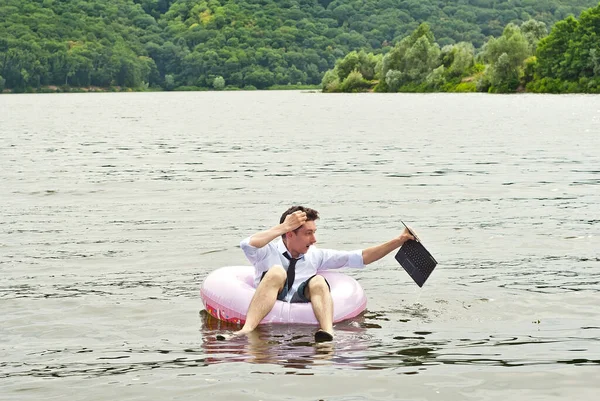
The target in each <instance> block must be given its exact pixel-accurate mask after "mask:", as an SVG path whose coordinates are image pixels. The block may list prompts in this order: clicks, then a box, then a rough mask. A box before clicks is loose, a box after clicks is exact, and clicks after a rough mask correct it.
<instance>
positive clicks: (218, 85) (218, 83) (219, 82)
mask: <svg viewBox="0 0 600 401" xmlns="http://www.w3.org/2000/svg"><path fill="white" fill-rule="evenodd" d="M213 88H214V89H215V90H218V91H220V90H223V89H225V79H224V78H223V77H222V76H218V77H216V78H215V79H214V80H213Z"/></svg>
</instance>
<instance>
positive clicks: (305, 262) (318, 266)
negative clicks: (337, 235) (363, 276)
mask: <svg viewBox="0 0 600 401" xmlns="http://www.w3.org/2000/svg"><path fill="white" fill-rule="evenodd" d="M240 247H241V248H242V250H243V251H244V253H245V254H246V257H247V258H248V260H249V261H250V263H252V265H253V266H254V286H255V287H257V286H258V283H260V279H261V278H262V275H263V273H264V272H266V271H267V270H269V269H270V268H271V267H273V266H275V265H278V266H282V267H283V268H284V269H285V270H286V271H287V268H288V266H289V265H290V261H289V260H288V259H287V258H286V257H285V256H283V254H284V253H285V252H287V251H288V250H287V248H286V247H285V244H284V243H283V241H282V240H281V239H279V240H275V241H271V242H269V243H268V244H267V245H265V246H263V247H262V248H255V247H253V246H252V245H250V237H248V238H246V239H244V240H243V241H242V242H241V243H240ZM290 256H291V254H290ZM342 267H355V268H362V267H365V264H364V262H363V258H362V250H356V251H334V250H331V249H319V248H317V247H315V246H314V245H312V246H311V247H310V248H308V252H306V253H305V254H301V255H300V256H299V257H298V262H297V263H296V278H295V279H294V284H293V285H292V288H290V289H289V290H288V295H287V297H286V301H289V300H290V299H291V298H292V295H294V294H295V293H296V291H297V290H298V287H299V286H300V284H302V283H303V282H304V281H306V280H308V279H309V278H311V277H312V276H314V275H315V274H317V273H318V272H319V271H322V270H329V269H340V268H342Z"/></svg>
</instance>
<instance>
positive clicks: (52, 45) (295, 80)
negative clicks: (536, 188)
mask: <svg viewBox="0 0 600 401" xmlns="http://www.w3.org/2000/svg"><path fill="white" fill-rule="evenodd" d="M596 3H597V1H596V0H571V1H562V0H458V1H456V0H454V1H450V0H369V1H364V0H105V1H102V2H99V1H94V0H3V1H2V2H1V3H0V90H2V89H8V90H11V91H16V92H22V91H43V90H46V89H47V88H48V87H56V88H58V89H59V90H69V88H80V87H90V86H97V87H102V88H132V89H136V90H139V89H141V90H144V89H146V90H148V89H156V90H174V89H178V90H185V89H190V90H198V89H227V88H246V89H253V88H257V89H265V88H270V87H273V86H277V85H280V86H287V87H289V86H291V85H315V86H316V85H320V84H321V83H322V82H325V80H324V75H325V76H326V77H327V76H329V78H328V79H329V80H330V79H331V71H332V70H333V69H334V68H338V67H337V66H338V65H339V64H340V63H342V60H344V59H346V58H348V57H350V58H353V57H355V56H354V55H352V54H353V52H354V51H356V55H357V57H359V58H361V60H362V59H364V58H366V59H368V60H369V61H367V62H366V64H365V65H373V68H372V69H373V71H372V72H364V74H363V73H362V72H361V74H362V79H363V80H366V81H369V82H371V84H369V85H372V81H378V82H377V84H378V85H379V89H378V90H386V91H387V90H406V89H407V88H408V86H410V85H413V86H414V87H415V90H416V89H417V88H419V87H420V85H423V82H422V80H423V79H424V80H425V81H427V80H429V82H430V83H429V84H428V85H429V86H428V88H433V87H435V88H438V89H439V88H441V87H442V88H443V86H444V85H449V82H454V81H455V80H456V79H458V77H460V78H461V80H462V79H464V78H467V77H469V76H473V75H476V74H481V75H482V76H484V77H486V78H485V80H479V79H478V80H477V82H480V81H481V83H480V84H479V85H480V86H481V87H482V88H483V87H484V86H485V83H486V82H489V85H490V86H489V88H499V89H498V90H503V89H502V88H503V87H502V85H504V82H505V81H506V82H507V79H508V78H506V79H505V78H501V79H502V81H498V79H500V78H499V77H501V76H502V74H503V73H506V74H508V73H509V72H507V71H509V70H508V69H506V68H505V67H504V66H505V65H506V63H508V64H510V65H511V68H513V64H512V63H514V62H516V60H513V59H511V58H510V57H511V55H512V53H510V52H509V53H507V56H508V57H509V60H506V58H502V60H494V61H493V62H492V61H486V60H488V59H485V58H480V59H479V58H478V59H477V61H476V62H474V63H473V65H472V66H469V67H466V66H464V65H463V64H464V63H466V62H467V61H466V60H467V59H468V57H469V55H470V54H473V55H475V56H476V57H483V56H478V55H479V54H484V53H485V54H487V55H488V56H489V57H493V56H492V54H495V53H493V51H492V50H489V49H491V48H493V47H494V46H500V47H501V46H503V44H502V43H504V41H505V40H508V41H514V40H517V41H519V40H520V39H518V38H517V39H515V38H516V36H515V37H513V38H512V39H508V35H509V34H510V32H507V29H508V27H507V25H508V26H510V27H511V28H510V29H512V30H513V31H514V32H517V31H519V32H520V33H519V34H516V33H514V32H513V34H512V35H513V36H514V35H517V36H519V35H521V36H525V37H527V35H537V34H538V33H536V32H537V31H536V29H538V28H539V27H541V26H542V24H543V25H544V26H547V27H550V26H553V25H554V24H555V23H556V22H557V21H561V20H564V21H567V22H565V24H567V25H565V26H563V25H560V27H562V28H560V29H562V31H561V32H563V33H564V34H565V35H567V34H568V35H575V36H576V35H578V34H579V33H578V32H579V31H577V30H578V29H583V28H578V26H579V25H580V24H581V20H579V21H578V20H575V19H574V18H572V17H569V16H570V15H579V13H580V12H581V11H582V10H585V9H586V8H588V7H590V6H592V5H594V4H596ZM565 18H567V19H566V20H565ZM569 18H570V19H569ZM530 20H535V24H534V23H529V22H528V21H530ZM422 22H425V23H427V25H421V23H422ZM526 24H529V25H526ZM426 26H429V28H422V27H426ZM513 26H514V27H516V29H515V28H512V27H513ZM527 29H530V31H527ZM540 29H541V28H540ZM586 29H587V28H586ZM425 31H427V32H425ZM523 31H524V32H523ZM415 32H421V33H417V34H415ZM424 32H425V33H424ZM415 35H420V36H419V37H417V38H416V39H415V43H413V44H410V43H409V42H407V41H408V40H409V39H408V38H413V39H414V38H415ZM492 37H493V38H498V39H490V38H492ZM511 37H512V36H511ZM421 38H423V39H421ZM435 38H437V39H435ZM503 38H505V39H503ZM413 39H410V40H413ZM538 39H539V38H537V37H536V40H538ZM563 39H564V38H563ZM526 40H529V39H527V38H526ZM561 40H562V39H561V38H556V40H555V41H554V42H552V43H549V44H542V42H540V44H539V45H538V47H539V50H536V52H537V53H536V56H537V59H536V60H530V61H529V64H526V65H525V66H520V68H522V69H523V71H529V72H531V74H534V72H533V71H534V70H535V73H537V74H543V71H554V70H555V69H556V68H557V67H556V66H553V65H550V64H549V62H548V61H547V58H546V59H544V57H551V55H552V54H554V53H552V52H553V51H558V50H556V49H557V47H556V46H559V47H560V46H561V43H562V42H560V41H561ZM582 40H583V39H582ZM494 41H496V42H498V41H500V42H499V44H498V43H496V45H494ZM416 42H418V44H417V45H416V46H417V47H418V48H420V47H422V48H425V47H426V48H427V49H429V50H431V52H432V53H431V54H429V53H428V54H427V56H426V58H425V59H423V60H424V62H425V63H426V66H421V67H419V68H417V69H411V70H410V71H408V70H404V69H403V68H405V67H408V66H409V65H410V63H411V62H412V61H411V60H413V61H415V60H416V59H415V57H421V56H423V55H422V54H421V56H418V55H417V53H416V50H415V49H416V48H415V49H412V48H413V47H414V45H415V44H416ZM584 42H585V40H584V41H583V42H581V43H582V45H587V42H585V43H584ZM511 43H512V42H511ZM528 43H529V42H528ZM544 43H545V42H544ZM565 43H566V44H564V46H571V45H572V43H574V42H572V41H567V42H565ZM401 44H402V45H401ZM409 45H410V49H409V48H408V47H407V46H409ZM436 46H437V47H438V50H435V48H436ZM564 46H563V47H564ZM573 46H574V45H573ZM486 49H487V50H486ZM409 50H410V51H409ZM429 50H428V51H429ZM532 51H533V50H532V48H528V50H527V54H529V53H531V52H532ZM569 51H571V50H569ZM407 52H409V53H410V54H409V55H408V56H407V55H406V54H405V53H407ZM544 52H545V53H544ZM572 52H574V53H573V55H574V56H573V57H580V56H581V57H583V54H580V53H581V52H579V53H577V51H575V50H572ZM557 54H558V53H557ZM569 54H570V53H569ZM594 54H595V53H594ZM543 55H545V56H543ZM488 56H486V57H488ZM501 56H502V54H500V55H499V56H498V57H499V58H500V57H501ZM407 57H408V58H407ZM411 57H413V59H411ZM519 57H520V56H519ZM594 57H596V56H594V55H591V56H590V57H588V58H589V59H590V60H596V58H594ZM438 60H441V63H438ZM489 60H491V59H489ZM378 61H380V62H381V63H380V66H383V65H385V66H386V70H385V75H384V76H382V75H381V73H382V70H381V68H379V67H377V65H378V64H377V62H378ZM534 61H535V62H534ZM345 63H346V64H349V63H350V64H351V62H350V60H347V61H346V62H345ZM369 63H370V64H369ZM373 63H374V64H373ZM461 63H463V64H461ZM532 63H533V64H534V65H533V64H532ZM563 65H564V63H562V64H560V66H561V67H560V68H563V67H562V66H563ZM440 66H444V70H443V71H442V70H440ZM482 66H483V67H482ZM430 67H432V69H431V71H429V68H430ZM463 67H464V68H463ZM533 67H535V68H533ZM361 68H366V67H361ZM369 68H370V67H369ZM482 68H483V70H482V71H479V70H478V69H482ZM514 68H516V67H514ZM514 68H513V69H514ZM573 68H575V67H573ZM586 68H587V67H586ZM342 69H343V67H342ZM469 69H470V70H469ZM434 70H436V73H435V74H433V75H431V73H432V72H433V71H434ZM327 71H330V72H327ZM337 71H338V72H339V71H340V69H339V68H338V70H337ZM390 71H391V72H390ZM511 71H512V70H511ZM586 71H587V70H586ZM591 71H593V68H592V69H591ZM459 72H460V73H459ZM467 72H468V73H469V74H471V75H468V76H465V74H466V73H467ZM348 74H352V77H353V78H352V79H354V80H355V81H356V78H357V77H358V75H357V74H356V73H355V71H354V69H353V70H350V71H349V72H348ZM388 74H389V80H387V78H386V76H387V75H388ZM561 74H562V75H561ZM573 74H574V72H573V71H562V70H561V72H560V73H559V75H557V76H556V77H555V76H550V75H547V74H546V75H543V77H544V78H548V79H546V80H545V81H543V80H542V79H533V78H532V79H531V82H535V83H537V84H535V85H537V86H534V84H533V83H532V84H531V88H532V89H535V90H540V91H543V90H548V89H551V90H559V89H561V88H563V87H562V86H560V85H562V84H559V82H558V81H555V80H552V79H558V80H560V81H561V82H562V81H564V80H565V79H567V78H568V79H570V80H572V79H573ZM430 75H431V76H430ZM513 75H514V74H513ZM517 75H518V79H519V80H522V76H521V75H523V74H521V72H519V74H517ZM540 76H542V75H540ZM382 77H383V78H382ZM346 78H348V75H346V76H339V74H338V80H340V83H339V85H340V87H341V86H342V85H343V82H344V80H346ZM513 78H514V77H513ZM411 79H413V81H410V80H411ZM453 80H454V81H453ZM388 81H389V83H388ZM409 81H410V82H409ZM327 82H329V81H327ZM349 82H350V81H348V82H347V83H346V87H347V88H352V90H355V89H356V88H355V87H354V86H352V85H350V84H349ZM357 82H358V83H359V84H360V85H363V86H365V88H367V89H368V88H369V86H368V85H366V84H365V83H364V82H362V81H360V80H358V81H357ZM569 82H570V81H569ZM460 83H462V81H461V82H460ZM460 83H459V84H460ZM527 83H529V82H525V84H527ZM360 85H359V86H360ZM407 85H408V86H407ZM510 85H512V86H510ZM510 85H509V87H511V88H512V87H513V86H514V85H513V84H510ZM578 85H583V84H578ZM586 85H587V83H586ZM578 87H580V86H578ZM528 88H529V87H528ZM569 89H570V90H573V89H574V87H569ZM51 90H55V89H51ZM336 90H343V89H340V88H338V89H336Z"/></svg>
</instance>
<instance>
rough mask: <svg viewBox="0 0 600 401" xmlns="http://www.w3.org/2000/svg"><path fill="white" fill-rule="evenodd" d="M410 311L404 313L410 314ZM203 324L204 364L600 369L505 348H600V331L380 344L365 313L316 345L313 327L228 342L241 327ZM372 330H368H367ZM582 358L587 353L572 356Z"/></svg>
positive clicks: (276, 328)
mask: <svg viewBox="0 0 600 401" xmlns="http://www.w3.org/2000/svg"><path fill="white" fill-rule="evenodd" d="M411 309H412V308H409V309H408V310H411ZM412 310H416V312H415V313H409V316H411V317H413V318H422V314H423V311H422V310H420V305H415V307H414V309H412ZM200 318H201V321H202V338H203V345H202V347H203V350H204V352H206V354H207V358H206V359H205V363H207V364H215V363H230V362H248V363H264V364H276V365H279V366H282V367H286V368H295V369H301V370H302V369H308V368H310V367H311V366H315V365H322V364H329V365H331V366H332V367H334V368H342V369H347V368H353V369H369V370H377V369H389V368H407V367H413V368H418V369H417V370H416V371H415V370H410V371H407V372H405V373H409V374H414V373H418V372H419V371H422V370H426V369H427V368H428V367H431V366H435V365H444V364H446V365H453V364H461V365H490V366H506V367H511V366H513V367H514V366H525V365H539V364H555V363H558V364H578V365H586V364H587V365H593V364H600V359H598V360H589V359H586V358H572V359H566V360H565V359H559V360H556V359H552V356H548V359H547V360H537V361H536V360H532V359H531V358H530V357H528V356H526V355H523V354H519V353H517V354H515V356H514V357H513V358H507V357H506V355H507V353H506V352H503V351H502V348H503V347H508V346H514V347H527V346H536V347H544V346H545V345H544V344H551V343H563V342H565V341H568V342H575V341H578V340H580V341H593V342H596V343H598V344H600V327H586V328H582V330H592V331H591V332H589V333H593V335H595V336H596V337H591V338H590V337H582V338H568V339H562V338H544V337H535V336H525V337H507V338H503V337H497V336H493V335H490V336H489V337H487V338H479V339H466V338H461V339H439V338H431V337H432V335H433V337H435V333H433V332H430V331H415V332H413V333H412V335H399V336H394V337H392V338H391V339H390V340H391V341H390V340H387V341H378V340H377V339H375V338H374V336H373V335H372V334H370V332H372V329H378V328H379V329H381V328H382V327H381V326H380V325H379V324H377V323H375V322H376V321H377V320H384V321H385V320H388V321H389V319H387V318H385V316H384V315H383V314H381V313H370V312H368V311H367V312H365V313H364V314H362V315H361V316H359V317H357V318H355V319H352V320H351V321H346V322H342V323H340V324H337V325H336V326H335V340H334V341H333V342H331V343H320V344H318V343H314V342H313V341H312V339H313V333H314V330H315V328H314V327H312V326H303V325H293V326H282V325H261V326H259V327H258V328H257V329H256V331H255V332H254V333H252V334H251V335H249V336H247V337H239V338H234V339H232V340H230V341H218V340H216V339H215V336H216V334H217V333H221V332H223V331H235V330H238V329H239V326H237V325H234V324H231V323H227V322H222V321H220V320H217V319H215V318H214V317H212V316H210V315H209V314H208V313H206V312H205V311H204V310H203V311H201V312H200ZM532 323H535V322H532ZM369 329H371V330H369ZM571 351H572V352H580V353H582V354H585V353H586V351H587V349H579V350H571Z"/></svg>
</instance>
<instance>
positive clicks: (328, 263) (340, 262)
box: [318, 249, 365, 270]
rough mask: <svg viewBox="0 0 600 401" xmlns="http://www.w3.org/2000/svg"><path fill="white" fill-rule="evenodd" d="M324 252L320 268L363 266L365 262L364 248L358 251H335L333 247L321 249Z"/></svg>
mask: <svg viewBox="0 0 600 401" xmlns="http://www.w3.org/2000/svg"><path fill="white" fill-rule="evenodd" d="M320 251H321V254H322V259H321V263H320V265H319V267H318V270H331V269H341V268H344V267H350V268H359V269H360V268H363V267H365V263H364V261H363V257H362V249H359V250H356V251H334V250H331V249H320Z"/></svg>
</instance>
